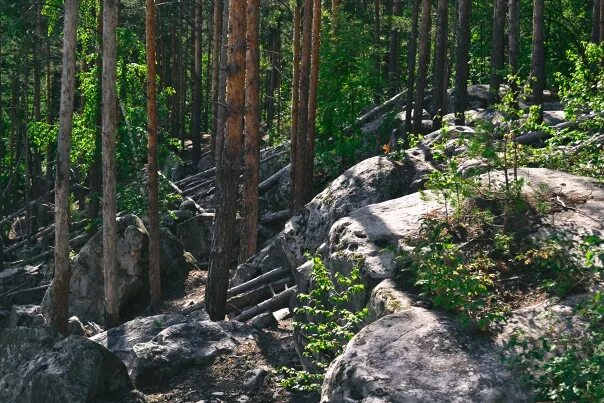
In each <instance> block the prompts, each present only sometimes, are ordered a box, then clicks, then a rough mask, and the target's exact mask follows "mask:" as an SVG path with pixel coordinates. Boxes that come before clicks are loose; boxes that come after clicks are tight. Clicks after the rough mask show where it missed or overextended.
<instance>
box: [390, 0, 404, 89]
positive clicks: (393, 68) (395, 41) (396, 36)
mask: <svg viewBox="0 0 604 403" xmlns="http://www.w3.org/2000/svg"><path fill="white" fill-rule="evenodd" d="M400 13H401V7H400V2H399V0H392V20H393V22H392V24H391V28H390V41H389V46H388V47H389V52H388V86H389V95H390V97H393V96H395V95H396V94H397V93H398V91H399V87H400V83H399V81H400V71H399V70H400V67H399V65H400V60H399V59H400V48H401V31H400V28H399V26H398V24H397V22H396V21H395V18H396V17H398V16H399V15H400Z"/></svg>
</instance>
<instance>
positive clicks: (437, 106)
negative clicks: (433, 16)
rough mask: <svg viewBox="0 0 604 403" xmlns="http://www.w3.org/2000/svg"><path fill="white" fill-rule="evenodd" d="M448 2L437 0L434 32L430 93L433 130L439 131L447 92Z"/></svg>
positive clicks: (446, 0) (447, 0)
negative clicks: (432, 72)
mask: <svg viewBox="0 0 604 403" xmlns="http://www.w3.org/2000/svg"><path fill="white" fill-rule="evenodd" d="M448 23H449V0H438V22H437V24H438V28H437V31H436V49H435V51H434V84H433V85H434V87H433V92H432V103H433V105H432V109H433V110H434V127H433V128H432V129H433V130H437V129H440V127H441V125H442V116H443V110H444V102H445V94H446V92H447V86H446V83H445V79H446V76H447V75H446V66H447V61H446V58H447V45H448V39H449V38H448V34H449V28H448Z"/></svg>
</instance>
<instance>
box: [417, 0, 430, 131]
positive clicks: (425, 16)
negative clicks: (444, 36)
mask: <svg viewBox="0 0 604 403" xmlns="http://www.w3.org/2000/svg"><path fill="white" fill-rule="evenodd" d="M421 21H422V22H421V28H420V32H419V63H418V69H417V83H416V88H415V107H414V110H413V115H414V116H413V130H414V131H415V132H416V133H419V131H420V129H421V128H422V115H423V109H424V94H425V92H426V81H427V78H428V66H429V65H430V31H431V29H432V4H431V2H430V0H422V20H421Z"/></svg>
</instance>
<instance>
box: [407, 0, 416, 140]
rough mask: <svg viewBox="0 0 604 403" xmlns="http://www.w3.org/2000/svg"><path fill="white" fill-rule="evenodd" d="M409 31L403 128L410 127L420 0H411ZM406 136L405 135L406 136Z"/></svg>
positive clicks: (408, 128)
mask: <svg viewBox="0 0 604 403" xmlns="http://www.w3.org/2000/svg"><path fill="white" fill-rule="evenodd" d="M412 1H413V8H412V11H411V31H410V32H409V44H408V50H407V105H406V106H405V130H406V131H407V132H408V131H409V130H410V129H411V116H412V111H413V98H414V91H413V89H414V86H415V65H416V61H417V33H418V32H417V31H418V25H419V5H420V0H412ZM407 137H408V136H405V138H407Z"/></svg>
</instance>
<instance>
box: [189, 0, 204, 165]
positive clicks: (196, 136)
mask: <svg viewBox="0 0 604 403" xmlns="http://www.w3.org/2000/svg"><path fill="white" fill-rule="evenodd" d="M194 4H195V6H194V8H195V9H194V13H195V21H194V24H193V26H194V28H193V33H194V40H193V48H194V49H193V104H192V107H193V110H192V111H191V140H192V142H193V153H192V158H193V166H197V164H198V163H199V158H200V156H201V82H202V77H201V57H202V48H201V45H202V43H201V39H202V38H201V30H202V23H203V20H202V17H203V5H202V2H201V0H194Z"/></svg>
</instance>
